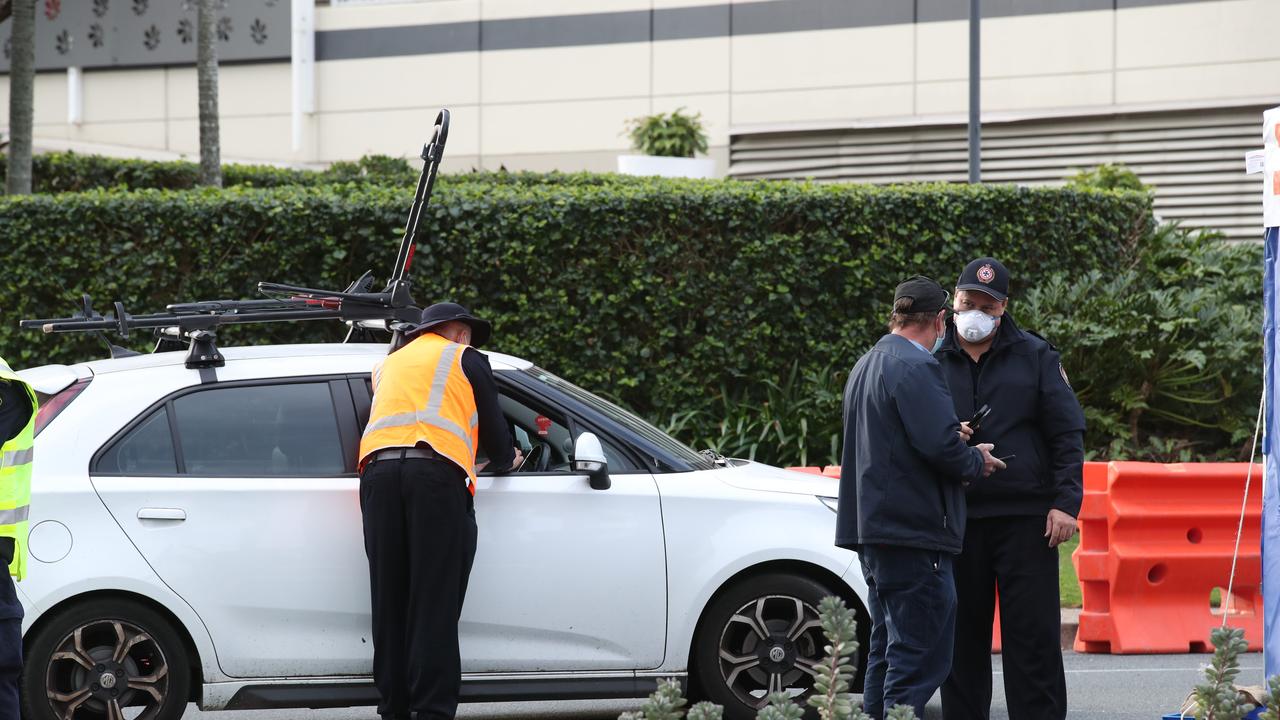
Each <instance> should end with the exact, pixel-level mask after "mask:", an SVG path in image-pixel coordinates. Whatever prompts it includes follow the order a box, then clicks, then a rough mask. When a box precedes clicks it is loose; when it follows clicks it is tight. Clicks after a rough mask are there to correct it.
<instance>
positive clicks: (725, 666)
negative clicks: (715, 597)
mask: <svg viewBox="0 0 1280 720" xmlns="http://www.w3.org/2000/svg"><path fill="white" fill-rule="evenodd" d="M825 645H826V641H825V639H824V638H823V635H822V624H821V623H820V622H819V620H818V610H817V608H815V607H814V606H813V605H810V604H809V603H807V602H805V601H803V600H801V599H800V598H797V597H791V596H788V595H767V596H764V597H760V598H756V599H755V600H752V601H751V602H748V603H747V604H745V605H743V606H742V607H740V608H738V610H737V612H735V613H734V614H733V615H732V616H731V617H730V618H729V620H728V622H726V623H725V625H724V629H723V630H722V631H721V633H720V653H719V660H720V674H721V677H722V678H723V680H724V684H725V685H726V686H727V687H728V688H729V689H730V690H731V691H732V692H733V694H734V695H735V696H736V697H737V698H738V700H739V701H741V702H742V703H743V704H744V705H749V706H753V707H757V708H759V707H764V705H766V704H767V703H768V697H769V695H770V694H772V693H777V692H782V693H786V694H788V695H790V696H791V697H800V696H802V695H806V694H808V693H809V692H810V691H811V690H812V689H813V681H814V679H815V678H816V677H817V673H818V669H817V668H818V664H819V663H820V662H821V661H822V655H823V648H824V646H825Z"/></svg>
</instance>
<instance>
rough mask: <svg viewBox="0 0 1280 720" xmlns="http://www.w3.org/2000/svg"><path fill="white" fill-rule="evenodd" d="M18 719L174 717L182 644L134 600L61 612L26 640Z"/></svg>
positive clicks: (183, 693) (185, 697) (186, 693)
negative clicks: (132, 716) (136, 709)
mask: <svg viewBox="0 0 1280 720" xmlns="http://www.w3.org/2000/svg"><path fill="white" fill-rule="evenodd" d="M21 683H22V717H23V718H24V719H25V720H63V718H70V720H82V719H83V720H116V718H120V719H121V720H123V718H124V716H125V713H124V712H123V710H124V708H131V710H130V711H129V714H130V715H132V714H133V712H134V711H133V710H132V709H133V708H137V707H141V708H142V710H141V711H140V713H138V714H137V716H136V720H179V719H180V718H181V717H182V714H183V713H184V712H185V711H186V709H187V702H188V701H189V699H190V691H191V666H190V662H189V657H188V653H187V650H186V646H185V645H184V644H183V642H182V639H181V638H180V637H179V635H178V632H177V630H175V629H174V627H173V625H172V623H171V622H169V621H168V620H166V619H165V618H164V617H162V616H161V615H160V613H158V612H156V611H155V610H153V609H151V608H149V607H147V606H146V605H143V604H142V603H139V602H134V601H131V600H124V599H114V598H113V599H107V600H91V601H88V602H84V603H81V604H78V605H74V606H71V607H68V608H67V609H65V610H62V611H60V612H58V613H57V615H55V616H53V617H51V618H49V621H48V622H46V623H43V624H42V625H41V627H40V629H39V630H38V631H37V632H36V634H35V635H34V636H33V637H29V638H27V643H26V662H25V667H24V668H23V674H22V680H21Z"/></svg>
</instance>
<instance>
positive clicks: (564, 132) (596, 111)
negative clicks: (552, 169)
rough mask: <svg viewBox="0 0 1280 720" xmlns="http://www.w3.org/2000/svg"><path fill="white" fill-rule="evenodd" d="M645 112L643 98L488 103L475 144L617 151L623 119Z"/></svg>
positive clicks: (502, 150) (499, 150)
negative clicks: (478, 141)
mask: <svg viewBox="0 0 1280 720" xmlns="http://www.w3.org/2000/svg"><path fill="white" fill-rule="evenodd" d="M647 114H649V98H648V97H641V98H630V99H624V100H595V101H583V102H561V103H526V104H521V105H515V104H512V105H492V106H488V107H485V108H484V117H483V118H482V122H483V127H482V129H481V141H480V149H481V152H482V153H483V154H484V155H485V157H486V162H487V159H488V156H490V155H517V154H519V155H523V154H532V153H572V152H586V151H596V150H611V151H618V152H622V151H625V150H626V149H627V147H628V145H629V144H630V141H628V140H627V138H626V136H625V130H626V124H627V121H628V120H630V119H632V118H635V117H640V116H642V115H647Z"/></svg>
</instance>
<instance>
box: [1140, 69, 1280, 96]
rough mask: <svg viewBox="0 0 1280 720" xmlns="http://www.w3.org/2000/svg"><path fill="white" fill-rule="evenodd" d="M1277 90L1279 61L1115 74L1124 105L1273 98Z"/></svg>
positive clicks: (1279, 85)
mask: <svg viewBox="0 0 1280 720" xmlns="http://www.w3.org/2000/svg"><path fill="white" fill-rule="evenodd" d="M1277 90H1280V60H1270V61H1263V62H1247V63H1229V64H1224V65H1201V66H1198V67H1180V68H1158V69H1152V70H1122V71H1119V72H1117V73H1116V102H1117V103H1119V104H1122V105H1123V104H1128V103H1154V102H1184V101H1190V100H1195V101H1206V100H1225V101H1230V100H1232V99H1246V98H1257V97H1260V96H1272V97H1274V96H1275V95H1276V92H1277Z"/></svg>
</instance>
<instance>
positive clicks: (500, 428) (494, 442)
mask: <svg viewBox="0 0 1280 720" xmlns="http://www.w3.org/2000/svg"><path fill="white" fill-rule="evenodd" d="M462 372H463V373H464V374H466V376H467V380H469V381H470V382H471V390H472V392H474V393H475V396H476V414H477V415H479V421H480V446H481V447H483V448H484V452H485V454H486V455H488V456H489V464H488V465H486V466H485V470H486V471H488V472H495V473H504V472H507V471H509V470H510V469H511V465H512V464H513V463H514V461H515V457H516V453H515V442H514V441H513V440H512V439H511V428H510V427H509V426H508V425H507V419H506V417H505V416H503V414H502V406H501V405H499V404H498V385H497V383H495V382H494V381H493V368H491V367H489V358H488V357H486V356H485V354H484V353H482V352H480V351H479V350H476V349H474V348H467V349H466V350H464V351H463V352H462Z"/></svg>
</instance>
